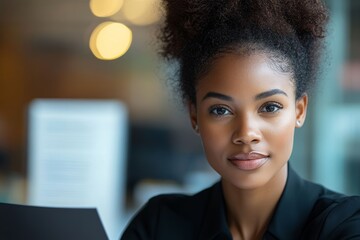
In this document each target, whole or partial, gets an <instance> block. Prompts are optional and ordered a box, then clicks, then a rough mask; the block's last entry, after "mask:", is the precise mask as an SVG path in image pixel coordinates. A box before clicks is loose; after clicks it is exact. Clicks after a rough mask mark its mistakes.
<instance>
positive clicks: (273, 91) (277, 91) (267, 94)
mask: <svg viewBox="0 0 360 240" xmlns="http://www.w3.org/2000/svg"><path fill="white" fill-rule="evenodd" d="M276 94H282V95H285V96H288V95H287V94H286V92H284V91H283V90H280V89H278V88H276V89H271V90H269V91H266V92H262V93H259V94H257V95H256V96H255V100H260V99H263V98H267V97H270V96H273V95H276Z"/></svg>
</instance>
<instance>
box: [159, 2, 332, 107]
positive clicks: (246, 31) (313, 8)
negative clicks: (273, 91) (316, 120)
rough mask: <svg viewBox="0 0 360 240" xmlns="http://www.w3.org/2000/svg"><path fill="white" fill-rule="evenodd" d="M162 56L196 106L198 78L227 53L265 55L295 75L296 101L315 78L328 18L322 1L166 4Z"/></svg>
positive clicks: (184, 98) (164, 4)
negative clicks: (175, 69)
mask: <svg viewBox="0 0 360 240" xmlns="http://www.w3.org/2000/svg"><path fill="white" fill-rule="evenodd" d="M163 7H164V12H165V19H164V25H163V26H162V29H161V36H160V39H161V41H162V50H161V54H162V55H163V56H164V57H165V58H166V59H168V60H175V61H176V62H177V63H178V66H179V69H178V70H179V76H178V78H179V79H178V80H179V81H178V86H179V88H180V90H181V92H182V97H183V100H184V101H185V102H188V101H190V102H192V103H195V102H196V101H195V99H196V91H195V87H196V84H197V80H198V79H199V77H201V74H204V73H205V72H206V71H207V70H208V69H209V67H210V66H211V64H212V62H213V61H214V59H215V58H216V57H218V56H221V55H222V54H225V53H235V54H241V55H244V54H247V55H249V54H253V53H265V54H266V55H267V56H268V58H269V60H270V61H271V63H272V64H273V66H275V67H276V69H277V70H278V71H281V72H287V73H291V74H292V76H293V79H294V83H295V86H296V97H297V98H298V97H300V96H301V95H302V94H303V93H305V92H306V91H307V90H308V89H309V87H310V85H311V84H312V82H313V81H314V80H315V78H316V75H317V69H318V61H319V57H320V52H321V49H322V40H323V38H324V35H325V25H326V23H327V19H328V13H327V9H326V7H325V5H324V3H323V2H322V1H321V0H163Z"/></svg>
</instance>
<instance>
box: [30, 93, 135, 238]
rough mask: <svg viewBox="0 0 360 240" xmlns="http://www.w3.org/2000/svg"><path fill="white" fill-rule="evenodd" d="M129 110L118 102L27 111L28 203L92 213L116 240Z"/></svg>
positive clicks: (41, 105) (35, 106) (49, 103)
mask: <svg viewBox="0 0 360 240" xmlns="http://www.w3.org/2000/svg"><path fill="white" fill-rule="evenodd" d="M127 126H128V124H127V110H126V107H125V106H124V104H122V103H121V102H118V101H105V100H98V101H97V100H50V99H40V100H35V101H34V102H32V103H31V105H30V107H29V125H28V133H29V138H28V149H29V150H28V151H29V155H28V170H29V171H28V174H29V191H28V203H29V204H31V205H37V206H49V207H96V208H97V209H98V211H99V215H100V217H101V220H102V222H103V224H104V227H105V229H106V231H107V234H108V236H109V238H110V239H117V238H118V237H119V234H120V232H121V231H122V229H121V217H122V215H123V214H124V206H125V181H126V174H125V173H126V161H125V160H126V149H127V131H128V130H127Z"/></svg>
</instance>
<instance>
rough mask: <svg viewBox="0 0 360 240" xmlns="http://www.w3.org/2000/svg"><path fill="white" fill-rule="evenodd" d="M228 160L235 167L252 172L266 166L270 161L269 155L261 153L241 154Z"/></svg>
mask: <svg viewBox="0 0 360 240" xmlns="http://www.w3.org/2000/svg"><path fill="white" fill-rule="evenodd" d="M228 160H229V161H230V162H231V164H233V165H234V166H235V167H237V168H239V169H241V170H246V171H250V170H255V169H257V168H260V167H261V166H262V165H264V164H265V163H266V162H267V161H268V160H269V155H267V154H263V153H259V152H250V153H240V154H236V155H234V156H232V157H229V158H228Z"/></svg>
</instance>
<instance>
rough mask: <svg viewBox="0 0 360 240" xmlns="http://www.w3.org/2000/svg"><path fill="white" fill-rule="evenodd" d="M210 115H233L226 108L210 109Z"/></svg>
mask: <svg viewBox="0 0 360 240" xmlns="http://www.w3.org/2000/svg"><path fill="white" fill-rule="evenodd" d="M210 113H211V114H213V115H215V116H224V115H229V114H231V112H230V111H229V110H228V109H227V108H225V107H212V108H211V109H210Z"/></svg>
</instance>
